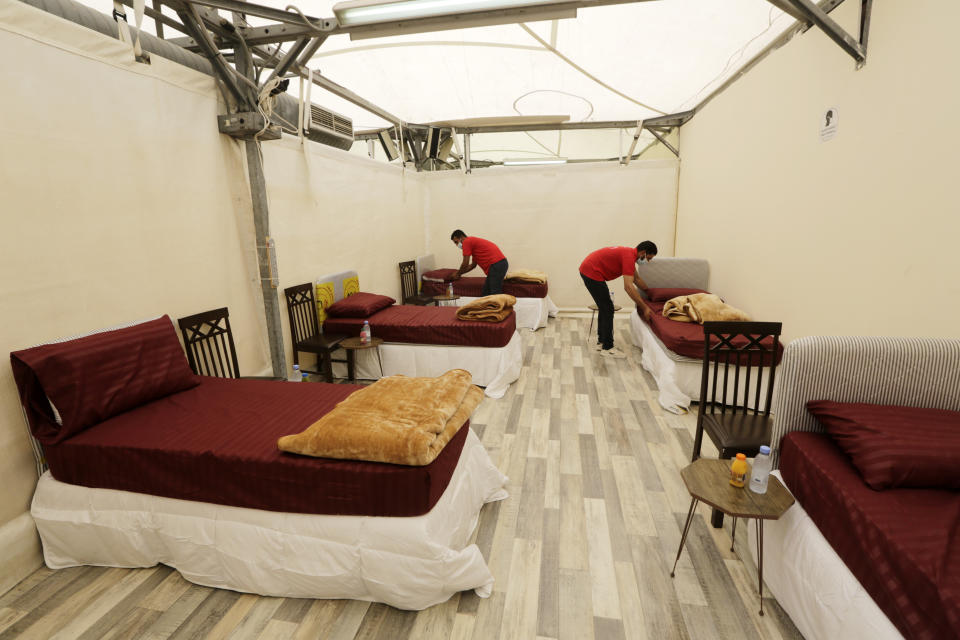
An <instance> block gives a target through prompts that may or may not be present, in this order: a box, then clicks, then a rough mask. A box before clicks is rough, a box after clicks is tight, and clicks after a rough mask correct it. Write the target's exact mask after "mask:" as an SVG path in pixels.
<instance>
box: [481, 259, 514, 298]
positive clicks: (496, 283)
mask: <svg viewBox="0 0 960 640" xmlns="http://www.w3.org/2000/svg"><path fill="white" fill-rule="evenodd" d="M509 266H510V265H509V263H508V262H507V259H506V258H504V259H503V260H501V261H500V262H494V263H493V264H492V265H490V269H489V270H488V271H487V279H486V280H484V281H483V290H482V291H481V292H480V295H481V296H492V295H494V294H497V293H503V278H504V277H505V276H506V275H507V268H508V267H509Z"/></svg>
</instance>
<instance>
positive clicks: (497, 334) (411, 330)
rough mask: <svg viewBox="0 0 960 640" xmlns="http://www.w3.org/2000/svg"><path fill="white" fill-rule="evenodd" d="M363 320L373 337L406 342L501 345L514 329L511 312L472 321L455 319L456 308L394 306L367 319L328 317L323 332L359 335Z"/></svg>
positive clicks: (507, 339) (481, 345)
mask: <svg viewBox="0 0 960 640" xmlns="http://www.w3.org/2000/svg"><path fill="white" fill-rule="evenodd" d="M364 321H368V322H369V323H370V331H371V333H372V334H373V335H374V336H375V337H378V338H383V339H384V340H385V341H387V342H404V343H408V344H430V345H455V346H472V347H503V346H506V345H507V344H508V343H509V342H510V339H511V338H513V334H514V333H515V332H516V330H517V323H516V317H515V315H514V314H510V316H509V317H507V318H506V319H505V320H504V321H503V322H473V321H467V320H458V319H457V309H456V308H455V307H434V306H423V307H421V306H416V305H393V306H391V307H387V308H386V309H383V310H382V311H378V312H377V313H375V314H373V315H372V316H369V317H366V318H330V317H328V318H327V319H326V320H325V321H324V323H323V331H324V332H325V333H329V334H336V333H339V334H343V335H348V336H358V335H360V329H361V327H363V323H364Z"/></svg>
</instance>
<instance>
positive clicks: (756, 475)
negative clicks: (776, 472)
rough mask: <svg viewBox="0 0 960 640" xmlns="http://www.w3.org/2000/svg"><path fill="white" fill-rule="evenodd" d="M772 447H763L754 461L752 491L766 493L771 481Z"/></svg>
mask: <svg viewBox="0 0 960 640" xmlns="http://www.w3.org/2000/svg"><path fill="white" fill-rule="evenodd" d="M770 465H771V461H770V447H768V446H766V445H763V446H762V447H760V453H758V454H757V457H756V458H754V459H753V475H751V476H750V491H753V492H754V493H766V492H767V481H768V480H769V479H770Z"/></svg>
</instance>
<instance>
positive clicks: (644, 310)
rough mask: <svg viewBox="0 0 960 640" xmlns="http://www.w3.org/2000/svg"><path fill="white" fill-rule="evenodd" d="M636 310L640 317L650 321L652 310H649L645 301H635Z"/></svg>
mask: <svg viewBox="0 0 960 640" xmlns="http://www.w3.org/2000/svg"><path fill="white" fill-rule="evenodd" d="M637 312H639V313H640V317H641V318H643V319H644V320H645V321H647V322H650V318H652V317H653V312H652V311H650V307H648V306H647V305H646V303H645V302H638V303H637Z"/></svg>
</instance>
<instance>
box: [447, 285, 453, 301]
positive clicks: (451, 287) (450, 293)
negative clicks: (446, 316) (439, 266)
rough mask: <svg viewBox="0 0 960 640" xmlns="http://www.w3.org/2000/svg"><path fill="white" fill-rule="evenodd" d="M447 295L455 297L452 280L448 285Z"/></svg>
mask: <svg viewBox="0 0 960 640" xmlns="http://www.w3.org/2000/svg"><path fill="white" fill-rule="evenodd" d="M447 296H448V297H450V298H452V297H453V283H452V282H451V283H450V284H448V285H447Z"/></svg>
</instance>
